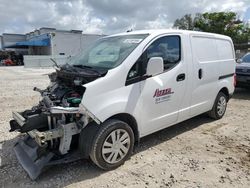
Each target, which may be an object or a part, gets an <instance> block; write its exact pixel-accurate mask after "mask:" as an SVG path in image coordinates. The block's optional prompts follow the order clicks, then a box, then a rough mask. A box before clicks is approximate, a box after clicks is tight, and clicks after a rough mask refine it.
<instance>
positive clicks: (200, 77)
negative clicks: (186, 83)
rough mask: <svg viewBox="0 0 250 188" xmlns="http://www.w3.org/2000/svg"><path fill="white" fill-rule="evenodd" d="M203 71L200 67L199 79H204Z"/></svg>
mask: <svg viewBox="0 0 250 188" xmlns="http://www.w3.org/2000/svg"><path fill="white" fill-rule="evenodd" d="M202 73H203V71H202V69H199V71H198V77H199V79H202V76H203V74H202Z"/></svg>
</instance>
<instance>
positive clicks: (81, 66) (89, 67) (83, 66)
mask: <svg viewBox="0 0 250 188" xmlns="http://www.w3.org/2000/svg"><path fill="white" fill-rule="evenodd" d="M73 67H80V68H88V69H93V67H91V66H87V65H73Z"/></svg>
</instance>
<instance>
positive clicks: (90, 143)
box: [10, 30, 235, 179]
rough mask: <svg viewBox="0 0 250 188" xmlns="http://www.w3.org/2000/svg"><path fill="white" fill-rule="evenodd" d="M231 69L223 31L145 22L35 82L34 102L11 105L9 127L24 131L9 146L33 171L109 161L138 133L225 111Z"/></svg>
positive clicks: (119, 157)
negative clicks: (43, 82)
mask: <svg viewBox="0 0 250 188" xmlns="http://www.w3.org/2000/svg"><path fill="white" fill-rule="evenodd" d="M234 73H235V54H234V47H233V43H232V40H231V39H230V38H229V37H227V36H223V35H217V34H211V33H202V32H193V31H181V30H145V31H133V32H129V33H122V34H117V35H112V36H108V37H105V38H103V39H100V40H98V41H97V42H96V43H95V44H94V45H93V46H91V47H90V48H88V49H86V50H85V51H83V52H82V53H81V54H79V56H77V57H75V58H72V59H71V60H70V61H69V62H68V63H67V64H66V65H64V66H61V67H58V68H56V72H55V73H53V74H51V75H50V80H51V84H50V86H49V87H48V88H47V89H45V90H40V89H37V88H35V90H37V91H39V92H40V93H41V95H42V100H41V101H40V102H39V104H38V105H36V106H34V107H33V108H32V109H31V110H25V111H24V112H13V117H14V119H13V120H11V121H10V125H11V131H14V130H17V131H19V132H23V133H27V137H26V138H25V139H24V140H20V141H19V142H18V143H17V144H16V145H15V147H14V150H15V152H16V155H17V158H18V160H19V162H20V163H21V164H22V166H23V167H24V169H25V170H26V171H27V172H28V173H29V175H30V177H31V178H32V179H35V178H36V177H37V176H38V175H39V174H40V172H41V170H42V168H43V167H44V166H47V165H50V164H58V163H60V162H65V161H66V160H67V161H72V160H74V159H79V158H83V157H85V158H88V157H90V158H91V159H92V161H93V162H94V163H95V164H96V165H97V166H99V167H100V168H102V169H105V170H109V169H114V168H116V167H118V166H120V165H121V164H123V163H124V162H125V160H126V159H127V158H128V157H129V156H130V155H131V152H132V150H133V147H134V144H135V143H136V142H138V141H139V140H140V138H141V137H144V136H146V135H148V134H151V133H153V132H156V131H158V130H161V129H164V128H166V127H169V126H171V125H174V124H177V123H179V122H181V121H184V120H186V119H189V118H192V117H194V116H196V115H199V114H202V113H205V112H208V114H209V115H210V116H211V117H212V118H214V119H220V118H222V117H223V115H224V113H225V111H226V107H227V102H228V100H229V99H230V97H231V95H232V94H233V92H234V84H235V83H234V82H235V77H234ZM75 153H77V155H75ZM75 156H77V157H75ZM65 158H66V159H65Z"/></svg>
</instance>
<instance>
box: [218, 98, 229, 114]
mask: <svg viewBox="0 0 250 188" xmlns="http://www.w3.org/2000/svg"><path fill="white" fill-rule="evenodd" d="M226 106H227V100H226V99H225V97H223V96H221V97H220V99H219V101H218V105H217V113H218V115H219V116H222V115H223V114H224V113H225V111H226Z"/></svg>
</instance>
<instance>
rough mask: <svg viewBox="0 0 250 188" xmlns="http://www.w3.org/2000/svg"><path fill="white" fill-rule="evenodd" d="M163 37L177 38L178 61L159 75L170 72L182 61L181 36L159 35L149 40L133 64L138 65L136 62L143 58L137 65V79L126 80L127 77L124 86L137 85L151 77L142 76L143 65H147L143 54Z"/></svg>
mask: <svg viewBox="0 0 250 188" xmlns="http://www.w3.org/2000/svg"><path fill="white" fill-rule="evenodd" d="M163 37H178V38H179V59H178V60H177V61H176V62H175V65H174V66H172V67H171V68H168V69H166V70H164V71H163V72H162V73H161V74H164V73H166V72H168V71H170V70H172V69H173V68H174V67H176V66H177V65H178V64H179V63H180V62H181V61H182V58H183V57H182V55H183V54H182V37H181V34H164V35H159V36H157V37H155V38H153V39H151V40H150V41H149V42H148V43H147V45H146V46H145V47H144V48H143V53H142V55H141V56H140V57H139V58H138V59H137V61H136V62H135V64H136V63H138V60H139V59H140V58H141V57H142V58H143V62H142V63H140V64H139V69H140V70H139V76H137V77H135V78H131V79H128V76H127V79H126V83H125V86H127V85H130V84H134V83H137V82H140V81H142V80H145V79H147V78H149V77H151V76H147V75H143V64H147V62H145V61H147V57H145V53H146V51H147V49H148V47H149V46H150V45H151V44H153V43H154V42H155V41H157V40H158V39H160V38H163ZM135 64H134V65H135ZM134 65H133V66H134ZM133 66H132V67H133ZM132 67H131V69H132ZM131 69H130V70H129V72H130V71H131ZM129 72H128V74H129ZM159 75H160V74H159Z"/></svg>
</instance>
